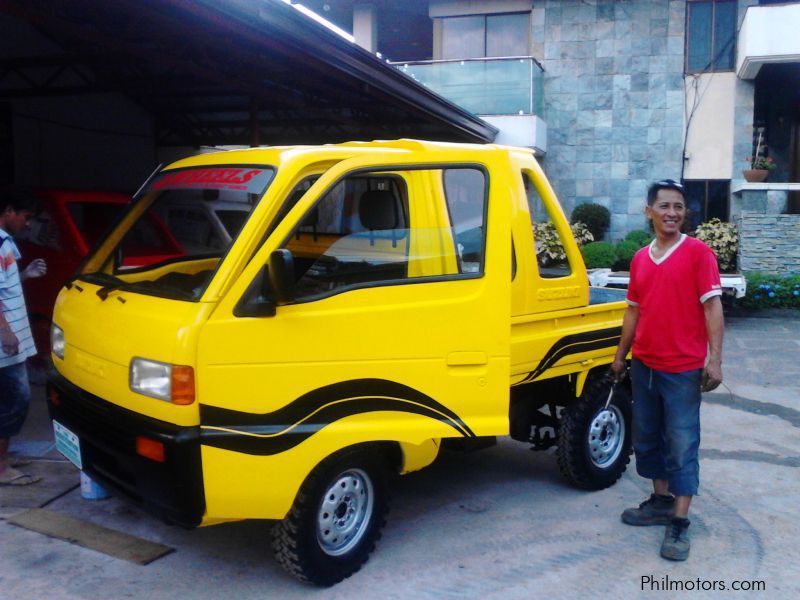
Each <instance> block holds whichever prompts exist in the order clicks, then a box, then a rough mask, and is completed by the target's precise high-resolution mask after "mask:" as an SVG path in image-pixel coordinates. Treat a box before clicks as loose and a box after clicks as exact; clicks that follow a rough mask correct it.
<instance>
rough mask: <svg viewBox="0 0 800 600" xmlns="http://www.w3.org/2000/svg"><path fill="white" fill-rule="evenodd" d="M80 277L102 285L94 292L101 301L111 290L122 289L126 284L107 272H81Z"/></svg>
mask: <svg viewBox="0 0 800 600" xmlns="http://www.w3.org/2000/svg"><path fill="white" fill-rule="evenodd" d="M80 277H81V279H85V280H86V281H88V282H89V283H97V284H99V285H102V286H103V287H101V288H100V289H99V290H97V292H96V293H97V296H98V297H99V298H100V299H101V300H103V301H105V299H106V298H108V295H109V294H110V293H111V292H113V291H116V290H119V289H124V288H126V287H127V286H128V282H126V281H123V280H122V279H120V278H119V277H115V276H114V275H109V274H108V273H83V274H81V275H80Z"/></svg>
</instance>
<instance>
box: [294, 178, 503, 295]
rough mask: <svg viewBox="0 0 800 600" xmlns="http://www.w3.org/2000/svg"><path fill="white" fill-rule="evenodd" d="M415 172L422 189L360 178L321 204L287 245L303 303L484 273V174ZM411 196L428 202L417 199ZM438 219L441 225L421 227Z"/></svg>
mask: <svg viewBox="0 0 800 600" xmlns="http://www.w3.org/2000/svg"><path fill="white" fill-rule="evenodd" d="M414 173H415V175H414V177H415V181H416V182H420V184H418V185H415V186H413V187H411V188H409V186H408V185H407V183H406V178H404V177H403V176H402V175H401V174H392V173H385V172H382V173H376V174H358V175H354V176H351V177H348V178H346V179H343V180H342V181H340V182H339V183H338V184H336V185H335V186H333V187H332V188H331V189H330V190H329V191H328V192H327V193H325V194H324V195H323V196H322V197H321V198H320V200H319V201H318V202H317V204H316V205H315V206H314V207H313V208H312V209H311V210H310V211H309V212H308V213H307V214H306V215H305V217H304V218H303V219H302V220H301V221H300V223H299V225H298V226H297V227H296V228H295V230H294V232H293V233H292V234H291V236H290V237H289V238H288V239H287V240H286V242H285V243H284V245H283V247H284V248H286V249H288V250H290V251H291V252H292V255H293V257H294V268H295V300H299V301H303V300H312V299H315V298H321V297H324V296H328V295H331V294H333V293H338V292H340V291H345V290H347V289H351V288H363V287H368V286H374V285H392V284H397V283H400V282H405V281H412V280H414V281H418V280H420V279H422V278H425V277H442V276H460V275H475V274H480V273H481V272H482V271H483V262H484V253H485V251H484V249H485V214H486V197H487V194H486V178H485V176H484V174H483V172H482V171H480V170H478V169H469V168H457V169H441V170H424V171H423V170H419V171H414ZM422 182H427V183H428V187H425V186H423V185H421V183H422ZM409 189H413V190H417V191H415V192H414V193H415V194H420V195H424V197H409V194H410V193H411V192H410V191H409ZM423 190H424V191H423ZM442 192H444V193H442ZM415 210H416V211H424V212H423V213H422V214H419V215H416V216H415V213H414V211H415ZM430 219H436V222H438V223H439V224H440V225H439V226H430V225H431V224H432V223H434V221H431V222H430V223H427V224H426V225H420V223H424V222H426V221H428V220H430ZM412 223H414V224H415V225H414V226H413V227H412Z"/></svg>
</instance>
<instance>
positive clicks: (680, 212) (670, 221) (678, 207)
mask: <svg viewBox="0 0 800 600" xmlns="http://www.w3.org/2000/svg"><path fill="white" fill-rule="evenodd" d="M645 214H646V215H647V218H648V219H650V220H652V221H653V229H655V231H656V234H661V235H666V236H672V235H676V234H680V232H681V227H682V226H683V221H684V220H685V219H686V201H685V200H684V199H683V194H681V193H680V192H678V191H677V190H658V194H657V195H656V199H655V201H654V202H653V204H652V205H650V206H648V207H647V208H646V209H645Z"/></svg>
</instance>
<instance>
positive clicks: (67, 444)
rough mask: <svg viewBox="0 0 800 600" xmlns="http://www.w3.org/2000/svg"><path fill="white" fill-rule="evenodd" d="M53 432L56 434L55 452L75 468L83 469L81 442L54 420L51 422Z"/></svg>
mask: <svg viewBox="0 0 800 600" xmlns="http://www.w3.org/2000/svg"><path fill="white" fill-rule="evenodd" d="M53 431H54V432H55V434H56V450H58V451H59V452H61V454H63V455H64V456H66V457H67V458H68V459H69V461H70V462H71V463H72V464H74V465H75V466H76V467H78V468H79V469H83V463H82V461H81V441H80V440H79V439H78V436H77V435H75V434H74V433H72V432H71V431H70V430H69V429H67V428H66V427H64V426H63V425H62V424H61V423H59V422H58V421H55V420H54V421H53Z"/></svg>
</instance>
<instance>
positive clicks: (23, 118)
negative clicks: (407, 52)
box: [0, 0, 496, 189]
mask: <svg viewBox="0 0 800 600" xmlns="http://www.w3.org/2000/svg"><path fill="white" fill-rule="evenodd" d="M0 34H1V35H2V38H3V39H2V40H0V160H4V167H3V170H2V172H0V176H2V178H3V179H4V180H6V181H16V182H18V183H26V184H34V185H51V186H52V185H57V186H73V187H75V186H79V187H97V186H101V187H106V188H108V187H111V188H115V189H126V188H129V187H130V186H133V185H135V183H134V182H136V181H139V180H141V178H142V177H144V176H145V175H146V174H147V172H149V170H150V169H151V168H152V166H153V165H154V163H156V162H158V161H160V160H164V159H167V160H168V159H171V158H174V157H176V156H180V155H185V154H190V153H192V152H195V151H197V149H198V148H200V147H202V146H218V145H237V144H241V145H275V144H315V143H328V142H339V141H345V140H366V139H376V138H377V139H379V138H384V139H385V138H396V137H418V138H426V139H437V140H445V141H470V142H488V141H491V140H492V139H493V137H494V135H495V133H496V129H495V128H494V127H492V126H491V125H489V124H488V123H486V122H484V121H482V120H480V119H479V118H477V117H475V116H474V115H472V114H471V113H469V112H467V111H465V110H464V109H462V108H460V107H458V106H456V105H454V104H452V103H450V102H448V101H447V100H445V99H443V98H441V97H439V96H437V95H436V94H434V93H432V92H431V91H429V90H428V89H427V88H425V87H423V86H421V85H419V84H417V83H416V82H415V81H413V80H412V79H410V78H408V77H406V76H405V75H403V74H402V73H400V72H399V71H398V70H396V69H395V68H394V67H392V66H390V65H388V64H387V63H386V62H385V61H383V60H381V59H379V58H378V57H376V56H375V55H373V54H371V53H369V52H367V51H365V50H363V49H361V48H360V47H358V46H356V45H355V44H354V43H352V42H350V41H348V40H346V39H345V38H343V37H341V36H339V35H338V34H336V33H334V32H333V31H331V30H329V29H328V28H326V27H325V26H323V25H321V24H320V23H318V22H315V21H314V20H312V19H310V18H308V17H307V16H306V15H304V14H302V13H300V12H298V11H297V10H296V9H295V8H293V7H292V6H290V5H288V4H287V3H285V2H282V1H281V0H140V1H132V0H121V1H114V2H97V1H96V0H0ZM10 165H11V166H10ZM115 165H116V170H117V171H119V170H120V166H121V165H124V166H125V167H126V168H125V171H126V172H125V173H124V174H123V175H122V176H121V178H120V174H119V173H116V175H115V177H116V178H115V177H114V170H115ZM121 182H123V183H122V185H120V183H121Z"/></svg>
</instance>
